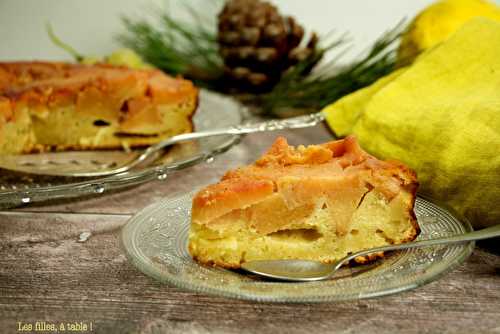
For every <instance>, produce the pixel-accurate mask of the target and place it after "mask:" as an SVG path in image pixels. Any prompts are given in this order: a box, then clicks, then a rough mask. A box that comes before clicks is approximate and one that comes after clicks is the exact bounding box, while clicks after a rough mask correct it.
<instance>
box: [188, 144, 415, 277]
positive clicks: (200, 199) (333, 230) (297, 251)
mask: <svg viewBox="0 0 500 334" xmlns="http://www.w3.org/2000/svg"><path fill="white" fill-rule="evenodd" d="M416 189H417V181H416V176H415V173H414V172H412V171H411V170H410V169H408V168H407V167H405V166H404V165H402V164H401V163H398V162H390V161H380V160H378V159H376V158H374V157H373V156H371V155H369V154H367V153H366V152H364V151H363V150H362V149H361V148H360V147H359V145H358V143H357V141H356V139H355V138H354V137H347V138H346V139H344V140H339V141H332V142H329V143H325V144H322V145H311V146H308V147H304V146H298V147H293V146H289V145H288V144H287V141H286V139H284V138H278V139H277V140H276V142H275V143H274V144H273V146H272V147H271V149H270V150H269V151H268V152H267V153H266V154H264V155H263V156H262V157H261V158H260V159H259V160H257V161H256V162H255V163H254V164H252V165H249V166H246V167H242V168H239V169H236V170H232V171H229V172H227V173H226V175H224V177H223V178H222V180H221V181H220V182H219V183H216V184H213V185H210V186H208V187H206V188H205V189H203V190H201V191H200V192H198V193H197V194H196V195H195V197H194V199H193V207H192V224H191V230H190V235H189V251H190V253H191V255H192V256H193V258H194V259H195V260H197V261H199V262H201V263H204V264H208V265H217V266H222V267H226V268H239V267H240V264H241V263H243V262H246V261H252V260H264V259H266V260H270V259H310V260H318V261H322V262H333V261H335V260H338V259H340V258H342V257H344V256H345V255H347V254H348V253H351V252H355V251H358V250H362V249H366V248H371V247H377V246H383V245H387V244H399V243H403V242H408V241H411V240H413V239H415V238H416V236H417V235H418V233H419V228H418V225H417V222H416V218H415V215H414V213H413V206H414V202H415V192H416ZM380 255H381V254H380ZM356 260H357V261H358V262H361V263H362V262H365V261H367V260H369V258H368V257H364V258H358V259H356Z"/></svg>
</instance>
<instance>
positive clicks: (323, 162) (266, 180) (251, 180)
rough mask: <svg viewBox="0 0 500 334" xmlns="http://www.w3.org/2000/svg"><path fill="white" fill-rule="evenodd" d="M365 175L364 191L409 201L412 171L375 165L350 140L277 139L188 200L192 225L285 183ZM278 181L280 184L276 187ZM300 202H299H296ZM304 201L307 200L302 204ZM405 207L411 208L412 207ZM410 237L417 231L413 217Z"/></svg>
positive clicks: (208, 220)
mask: <svg viewBox="0 0 500 334" xmlns="http://www.w3.org/2000/svg"><path fill="white" fill-rule="evenodd" d="M360 171H361V172H366V173H367V174H369V176H368V179H369V180H370V184H369V187H372V188H377V190H379V192H380V193H382V194H383V195H384V196H385V197H386V198H387V199H388V200H390V199H391V198H393V197H395V196H396V195H397V194H398V193H399V192H400V190H401V188H404V189H405V190H406V191H408V192H409V193H411V194H412V197H413V198H415V196H416V191H417V187H418V182H417V178H416V174H415V172H414V171H412V170H411V169H409V168H408V167H406V166H405V165H403V164H402V163H400V162H397V161H381V160H378V159H377V158H375V157H373V156H371V155H369V154H368V153H366V152H364V151H363V150H362V149H361V148H360V147H359V145H358V143H357V141H356V139H355V137H353V136H349V137H347V138H345V139H342V140H337V141H332V142H328V143H325V144H321V145H311V146H308V147H304V146H298V147H293V146H289V145H288V143H287V141H286V139H285V138H283V137H279V138H277V140H276V141H275V143H274V144H273V145H272V146H271V148H270V149H269V150H268V151H267V153H265V154H264V155H263V156H262V157H261V158H260V159H258V160H257V161H256V162H255V163H254V164H252V165H249V166H245V167H242V168H238V169H235V170H231V171H228V172H227V173H226V174H225V175H224V176H223V177H222V179H221V181H220V182H219V183H216V184H214V185H210V186H209V187H207V188H205V189H203V190H201V191H200V192H198V193H197V194H196V196H195V197H194V199H193V207H192V220H193V222H196V223H198V224H202V225H203V224H207V225H209V224H210V223H211V222H212V221H213V220H214V219H215V218H217V217H221V216H223V215H225V214H227V213H228V212H230V211H232V210H234V209H235V208H241V207H247V206H250V205H252V204H255V203H257V202H260V201H263V200H264V199H265V198H267V197H269V196H270V195H272V194H273V192H274V191H276V189H277V188H278V186H279V184H278V183H279V182H282V180H283V179H285V180H286V178H288V177H293V176H296V177H301V178H307V177H311V178H317V177H321V175H327V176H328V177H332V176H333V177H335V176H338V178H343V179H346V178H349V176H350V175H354V174H355V173H359V172H360ZM279 180H281V181H279ZM294 192H295V196H300V194H301V193H302V194H303V196H304V197H307V196H308V192H307V190H306V189H303V191H302V192H301V189H294ZM298 200H299V201H300V199H298ZM305 200H307V199H305ZM411 203H414V201H412V202H411ZM408 211H409V212H411V214H412V216H413V221H412V223H413V226H414V227H415V231H416V234H418V231H419V227H418V224H417V222H416V217H415V216H414V213H413V206H412V207H411V208H408Z"/></svg>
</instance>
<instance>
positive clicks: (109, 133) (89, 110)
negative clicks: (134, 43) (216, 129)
mask: <svg viewBox="0 0 500 334" xmlns="http://www.w3.org/2000/svg"><path fill="white" fill-rule="evenodd" d="M197 98H198V90H197V89H196V88H195V87H194V86H193V84H192V83H191V82H190V81H187V80H183V79H181V78H172V77H169V76H167V75H165V74H164V73H162V72H161V71H158V70H132V69H128V68H125V67H116V66H111V65H103V64H101V65H79V64H67V63H54V62H52V63H51V62H11V63H0V154H15V153H27V152H33V151H44V150H69V149H75V150H80V149H109V148H121V147H124V148H128V147H135V146H144V145H150V144H152V143H156V142H158V141H160V140H162V139H165V138H167V137H170V136H173V135H176V134H180V133H184V132H190V131H192V129H193V124H192V122H191V117H192V115H193V113H194V111H195V109H196V106H197Z"/></svg>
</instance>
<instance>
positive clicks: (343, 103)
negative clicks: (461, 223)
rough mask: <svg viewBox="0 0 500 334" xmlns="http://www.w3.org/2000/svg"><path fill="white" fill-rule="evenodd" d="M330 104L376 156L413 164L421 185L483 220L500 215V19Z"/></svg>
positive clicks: (339, 128) (470, 26) (478, 24)
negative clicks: (370, 85)
mask: <svg viewBox="0 0 500 334" xmlns="http://www.w3.org/2000/svg"><path fill="white" fill-rule="evenodd" d="M367 92H370V94H367ZM349 100H353V101H355V103H352V104H351V105H349V104H348V103H347V102H348V101H349ZM363 101H364V102H363ZM324 112H325V113H326V115H327V121H328V124H329V125H330V126H331V128H332V129H333V131H334V132H335V133H336V134H337V135H340V136H344V135H347V134H349V133H354V134H355V135H357V137H358V139H359V141H360V143H361V145H362V146H363V147H364V148H365V149H366V150H367V151H369V152H371V153H372V154H374V155H375V156H378V157H380V158H384V159H397V160H400V161H403V162H404V163H406V164H407V165H409V166H410V167H411V168H413V169H414V170H415V171H416V172H417V174H418V179H419V181H420V184H421V187H420V191H421V193H423V194H427V195H428V196H430V197H432V198H434V199H435V200H437V201H438V202H444V203H447V204H448V205H450V206H451V207H453V208H454V209H455V210H456V211H458V213H459V214H462V215H463V216H465V217H466V218H468V219H469V220H470V221H471V222H472V223H473V225H474V226H475V227H482V226H487V225H492V224H496V223H500V202H499V199H500V23H497V22H495V21H491V20H488V19H484V18H479V19H474V20H473V21H470V22H469V23H467V24H466V25H464V26H463V27H462V28H461V29H460V30H458V31H457V33H456V34H455V35H453V36H452V37H451V38H450V39H449V40H448V41H447V42H445V43H443V44H441V45H440V46H438V47H436V48H434V49H433V50H430V51H429V52H427V53H426V54H424V55H423V56H422V57H420V58H419V59H418V61H417V62H415V63H414V64H413V65H412V66H410V67H409V68H406V69H402V70H400V72H398V73H397V74H396V75H394V74H392V75H391V76H389V77H388V78H387V77H386V78H383V79H381V80H380V81H379V82H377V83H375V84H374V85H373V86H372V87H370V88H367V89H364V90H361V91H358V92H355V93H353V94H352V95H350V96H347V97H345V98H344V99H342V100H339V101H338V102H336V103H335V104H333V105H331V106H329V107H327V108H326V109H325V110H324ZM353 115H356V116H355V117H353Z"/></svg>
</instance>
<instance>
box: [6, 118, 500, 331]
mask: <svg viewBox="0 0 500 334" xmlns="http://www.w3.org/2000/svg"><path fill="white" fill-rule="evenodd" d="M277 135H284V136H286V137H287V138H289V140H290V142H291V143H292V144H308V143H319V142H322V141H326V140H329V139H330V138H331V136H330V134H329V132H328V131H327V130H326V129H325V128H324V126H323V125H320V126H317V127H315V128H311V129H302V130H294V131H293V132H291V131H281V132H278V133H276V132H275V133H267V134H254V135H250V136H247V137H246V138H244V139H243V141H242V142H241V143H240V144H239V145H238V146H236V147H234V148H232V149H231V150H230V151H229V152H226V153H225V154H223V155H220V156H218V157H217V158H216V159H215V161H214V162H213V163H211V164H207V163H204V164H200V165H197V166H194V167H190V168H189V169H186V170H183V171H179V172H176V173H175V174H173V175H171V176H170V177H168V178H167V180H165V181H157V182H153V183H150V184H145V185H142V186H139V187H135V188H132V189H129V190H126V191H121V192H117V193H113V194H105V195H103V196H99V197H95V198H87V199H83V200H73V201H66V202H59V203H45V204H44V205H36V206H35V205H32V206H27V207H24V208H20V209H16V210H9V211H4V212H2V213H0V333H19V332H21V330H22V329H23V328H25V329H28V328H29V325H32V330H31V331H29V330H26V331H25V333H27V332H36V333H42V332H43V333H50V332H51V331H49V330H47V329H50V326H51V325H56V326H60V324H64V326H65V329H66V331H67V332H68V331H69V329H76V330H78V329H79V328H78V327H76V326H77V325H80V326H81V327H80V329H81V330H80V331H79V332H80V333H82V332H85V330H84V326H85V325H86V326H87V332H89V331H90V325H92V331H93V332H95V333H185V332H188V333H267V332H269V333H286V334H290V333H333V332H338V333H500V279H499V278H500V276H499V273H500V256H499V255H498V254H499V253H498V247H496V246H495V241H493V242H490V243H489V244H480V245H479V246H478V247H477V248H476V250H475V251H474V253H473V254H472V256H471V257H470V258H469V259H468V260H467V261H466V262H465V263H464V264H463V265H461V266H460V267H458V268H457V269H455V270H454V271H452V272H451V273H449V274H447V275H446V276H444V277H442V278H441V279H439V280H438V281H436V282H433V283H430V284H428V285H426V286H424V287H421V288H418V289H416V290H413V291H410V292H404V293H400V294H397V295H392V296H389V297H383V298H378V299H367V300H360V301H354V302H343V303H326V304H269V303H257V302H249V301H241V300H233V299H226V298H222V297H214V296H208V295H203V294H197V293H191V292H187V291H183V290H180V289H177V288H174V287H171V286H168V285H163V284H160V283H158V282H156V281H154V280H153V279H151V278H149V277H147V276H145V275H144V274H142V273H141V272H139V271H138V270H137V269H136V268H135V267H133V266H132V265H131V264H130V263H128V261H127V260H126V258H125V256H124V253H123V251H122V250H121V249H120V245H119V241H118V237H119V234H120V229H121V227H122V226H123V225H124V224H125V223H126V221H127V219H128V218H129V215H131V214H134V213H135V212H137V211H138V210H140V209H142V208H143V207H144V206H146V205H148V204H150V203H153V202H155V201H157V200H159V199H162V198H165V197H170V196H175V195H177V194H181V193H184V192H186V191H190V190H192V189H194V188H198V187H200V186H203V185H205V184H208V183H210V182H214V181H216V180H217V179H218V178H219V177H220V176H221V175H222V174H223V172H224V171H225V170H227V169H228V168H232V167H235V166H238V165H241V164H245V163H249V162H251V161H253V160H254V159H255V158H256V157H257V156H258V155H259V154H261V153H262V152H263V151H264V150H265V149H266V148H267V147H268V146H269V145H270V144H271V143H272V141H273V140H274V138H275V137H276V136H277ZM83 232H90V233H91V236H90V238H89V239H88V240H87V241H85V242H79V241H78V240H79V236H80V235H81V233H83ZM496 241H498V240H496ZM37 321H38V322H39V323H38V327H35V326H36V322H37ZM44 322H45V323H44ZM68 325H69V326H68ZM23 326H24V327H23ZM58 328H59V327H58ZM37 329H38V330H37ZM42 329H45V331H42ZM35 330H37V331H35Z"/></svg>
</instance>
